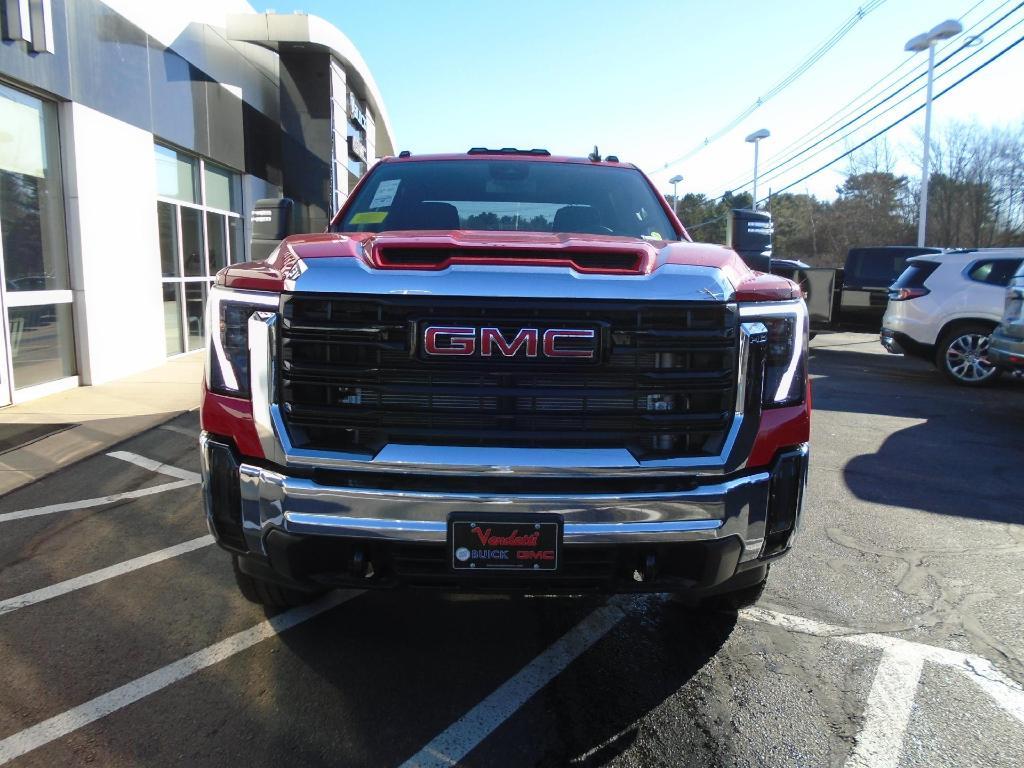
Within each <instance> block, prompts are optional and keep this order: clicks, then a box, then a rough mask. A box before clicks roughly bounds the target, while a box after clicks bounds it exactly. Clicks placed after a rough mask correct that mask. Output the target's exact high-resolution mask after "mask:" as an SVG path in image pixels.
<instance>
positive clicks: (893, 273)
mask: <svg viewBox="0 0 1024 768" xmlns="http://www.w3.org/2000/svg"><path fill="white" fill-rule="evenodd" d="M925 253H942V249H941V248H918V247H917V246H911V245H886V246H873V247H870V248H851V249H850V251H849V253H847V255H846V268H845V269H844V271H843V290H842V296H841V298H840V307H841V308H840V317H841V318H842V324H843V326H844V327H848V328H853V329H857V330H861V329H863V330H865V331H878V330H879V329H880V328H881V327H882V315H884V314H885V306H886V304H887V303H888V302H889V286H890V285H892V284H893V283H894V282H896V278H898V277H899V276H900V275H901V274H902V273H903V270H904V269H905V268H906V266H907V259H909V258H910V257H911V256H920V255H922V254H925Z"/></svg>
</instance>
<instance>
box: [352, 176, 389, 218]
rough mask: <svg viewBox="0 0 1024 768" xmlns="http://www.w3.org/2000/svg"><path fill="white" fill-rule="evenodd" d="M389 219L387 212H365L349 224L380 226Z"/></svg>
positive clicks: (357, 215) (358, 214)
mask: <svg viewBox="0 0 1024 768" xmlns="http://www.w3.org/2000/svg"><path fill="white" fill-rule="evenodd" d="M385 183H390V182H385ZM387 217H388V212H387V211H363V212H362V213H357V214H356V215H355V216H353V217H352V218H351V219H349V224H380V223H381V222H382V221H384V219H386V218H387Z"/></svg>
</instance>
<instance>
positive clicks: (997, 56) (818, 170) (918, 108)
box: [687, 22, 1024, 232]
mask: <svg viewBox="0 0 1024 768" xmlns="http://www.w3.org/2000/svg"><path fill="white" fill-rule="evenodd" d="M1020 23H1022V22H1018V23H1017V24H1014V27H1016V26H1018V25H1019V24H1020ZM1022 42H1024V36H1021V37H1018V38H1017V39H1016V40H1014V41H1013V42H1012V43H1010V44H1009V45H1008V46H1006V47H1005V48H1003V49H1002V50H1001V51H999V52H998V53H997V54H995V55H994V56H992V57H991V58H988V59H986V60H985V61H983V62H982V63H981V64H979V65H978V66H976V67H975V68H974V69H972V70H971V71H970V72H968V73H967V74H966V75H964V76H963V77H961V78H960V79H959V80H957V81H956V82H954V83H951V84H950V85H948V86H946V87H945V88H943V89H942V90H941V91H939V92H938V93H936V94H935V95H934V96H932V101H935V100H937V99H939V98H941V97H942V96H944V95H945V94H947V93H949V92H950V91H951V90H953V89H954V88H956V87H957V86H958V85H960V84H961V83H963V82H964V81H965V80H967V79H968V78H971V77H973V76H974V75H976V74H977V73H978V72H980V71H981V70H983V69H984V68H985V67H987V66H988V65H989V64H991V63H993V62H994V61H996V60H997V59H1000V58H1002V57H1003V56H1004V55H1005V54H1006V53H1008V52H1009V51H1010V50H1012V49H1013V48H1016V47H1017V46H1018V45H1020V44H1021V43H1022ZM924 108H925V104H920V105H918V106H916V107H914V109H912V110H910V111H909V112H907V113H906V114H905V115H903V116H902V117H900V118H899V119H898V120H894V121H893V122H891V123H889V125H887V126H886V127H885V128H883V129H882V130H880V131H878V132H876V133H874V134H872V135H871V136H869V137H868V138H866V139H864V141H862V142H861V143H860V144H857V145H856V146H854V147H851V148H850V149H848V150H847V151H845V152H843V153H842V154H841V155H839V156H837V157H834V158H832V159H831V160H829V161H828V162H827V163H825V164H824V165H821V166H819V167H818V168H816V169H814V170H813V171H811V172H810V173H808V174H805V175H804V176H801V177H800V178H799V179H797V180H796V181H794V182H792V183H790V184H787V185H786V186H785V187H783V188H782V189H778V190H775V191H774V192H773V193H772V194H773V195H778V194H782V193H783V192H787V191H788V190H790V189H792V188H793V187H795V186H797V185H798V184H802V183H803V182H805V181H807V179H809V178H811V177H812V176H814V175H815V174H818V173H821V172H822V171H824V170H825V169H826V168H828V167H830V166H832V165H835V164H836V163H837V162H839V161H840V160H842V159H843V158H845V157H849V156H850V155H852V154H853V153H854V152H856V151H857V150H858V149H860V148H861V147H864V146H865V145H867V144H870V143H871V142H872V141H874V140H875V139H877V138H878V137H879V136H882V135H883V134H884V133H886V132H888V131H890V130H892V129H893V128H895V127H896V126H897V125H899V124H900V123H902V122H904V121H906V120H908V119H910V118H911V117H913V116H914V115H916V114H917V113H918V112H920V111H921V110H922V109H924ZM728 194H730V193H728V192H727V193H726V194H725V195H720V196H719V197H716V198H714V199H713V200H711V201H709V202H718V201H720V200H722V199H723V198H725V197H726V196H727V195H728ZM764 199H766V198H762V200H764ZM757 202H760V201H755V206H756V204H757ZM726 215H728V214H725V215H723V216H716V217H715V218H713V219H708V220H707V221H702V222H701V223H700V224H696V225H694V226H693V227H687V231H688V232H692V231H696V230H698V229H700V228H701V227H704V226H706V225H708V224H713V223H714V222H716V221H719V220H721V219H722V218H724V217H725V216H726Z"/></svg>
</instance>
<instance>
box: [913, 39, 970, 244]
mask: <svg viewBox="0 0 1024 768" xmlns="http://www.w3.org/2000/svg"><path fill="white" fill-rule="evenodd" d="M962 30H963V26H962V25H961V24H960V22H959V21H957V20H956V19H948V20H946V21H944V22H942V23H941V24H937V25H936V26H934V27H932V28H931V29H930V30H929V31H928V32H924V33H922V34H920V35H917V36H916V37H912V38H911V39H910V40H908V41H907V44H906V45H904V46H903V50H905V51H910V52H911V53H919V52H920V51H924V50H926V49H927V51H928V90H927V92H926V93H927V95H926V96H925V100H924V153H923V155H922V157H921V201H920V204H919V206H918V218H917V246H918V248H923V247H924V241H925V230H926V229H927V226H928V179H929V177H930V175H931V172H930V169H929V167H928V161H929V151H930V150H931V140H932V81H933V80H934V78H935V44H936V43H937V42H939V41H940V40H948V39H949V38H951V37H953V36H955V35H958V34H960V32H961V31H962Z"/></svg>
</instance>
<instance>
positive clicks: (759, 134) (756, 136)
mask: <svg viewBox="0 0 1024 768" xmlns="http://www.w3.org/2000/svg"><path fill="white" fill-rule="evenodd" d="M769 136H771V133H770V132H769V131H768V129H767V128H762V129H761V130H759V131H754V132H753V133H752V134H750V135H749V136H747V138H746V139H745V141H746V142H748V143H750V144H753V145H754V192H753V200H751V201H750V210H752V211H756V210H757V154H758V149H759V147H760V144H761V139H767V138H768V137H769Z"/></svg>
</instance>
